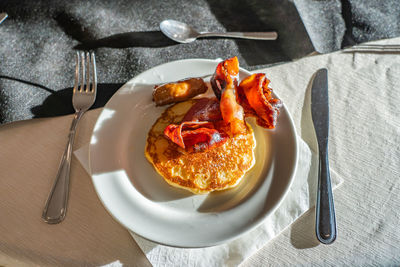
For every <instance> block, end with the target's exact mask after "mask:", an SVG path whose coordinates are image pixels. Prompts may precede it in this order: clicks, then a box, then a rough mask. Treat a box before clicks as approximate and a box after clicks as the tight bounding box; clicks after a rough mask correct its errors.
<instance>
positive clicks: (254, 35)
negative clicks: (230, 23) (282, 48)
mask: <svg viewBox="0 0 400 267" xmlns="http://www.w3.org/2000/svg"><path fill="white" fill-rule="evenodd" d="M198 37H229V38H241V39H252V40H276V39H277V38H278V33H277V32H224V33H222V32H201V33H200V34H199V36H198Z"/></svg>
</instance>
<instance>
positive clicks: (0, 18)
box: [0, 12, 8, 24]
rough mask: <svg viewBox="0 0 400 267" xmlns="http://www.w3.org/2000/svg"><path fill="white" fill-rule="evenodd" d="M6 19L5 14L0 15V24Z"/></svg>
mask: <svg viewBox="0 0 400 267" xmlns="http://www.w3.org/2000/svg"><path fill="white" fill-rule="evenodd" d="M7 17H8V15H7V13H4V12H3V13H0V24H1V23H2V22H3V21H4V20H5V19H6V18H7Z"/></svg>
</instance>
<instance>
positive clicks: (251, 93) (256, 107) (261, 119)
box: [238, 73, 282, 129]
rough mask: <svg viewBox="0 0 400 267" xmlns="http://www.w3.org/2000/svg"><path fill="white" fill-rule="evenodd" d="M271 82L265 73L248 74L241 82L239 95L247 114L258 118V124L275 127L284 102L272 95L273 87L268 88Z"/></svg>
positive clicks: (269, 127)
mask: <svg viewBox="0 0 400 267" xmlns="http://www.w3.org/2000/svg"><path fill="white" fill-rule="evenodd" d="M269 82H270V81H269V80H268V79H267V78H266V76H265V74H263V73H257V74H253V75H251V76H248V77H247V78H245V79H244V80H243V81H242V82H241V83H240V85H239V87H238V95H239V96H240V99H241V104H242V106H244V108H245V111H246V116H254V117H256V118H257V124H258V125H260V126H262V127H264V128H268V129H273V128H275V125H276V121H277V117H278V114H279V109H280V107H281V106H282V102H281V100H280V99H277V98H273V97H272V89H271V88H268V84H269ZM243 95H244V96H245V98H243Z"/></svg>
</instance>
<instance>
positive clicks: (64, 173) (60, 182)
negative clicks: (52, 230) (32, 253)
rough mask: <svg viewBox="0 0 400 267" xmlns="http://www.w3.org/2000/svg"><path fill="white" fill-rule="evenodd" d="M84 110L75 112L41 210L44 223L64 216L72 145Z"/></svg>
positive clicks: (57, 220)
mask: <svg viewBox="0 0 400 267" xmlns="http://www.w3.org/2000/svg"><path fill="white" fill-rule="evenodd" d="M83 113H84V111H82V110H80V111H78V112H76V113H75V115H74V119H73V120H72V124H71V128H70V130H69V135H68V143H67V147H66V148H65V151H64V154H63V156H62V158H61V163H60V167H59V168H58V173H57V176H56V179H55V181H54V184H53V187H52V189H51V191H50V194H49V196H48V198H47V201H46V205H45V207H44V210H43V214H42V218H43V219H44V221H45V222H46V223H50V224H56V223H60V222H61V221H62V220H64V218H65V214H66V212H67V204H68V192H69V174H70V169H71V156H72V147H73V144H74V139H75V133H76V126H77V125H78V122H79V120H80V119H81V117H82V115H83Z"/></svg>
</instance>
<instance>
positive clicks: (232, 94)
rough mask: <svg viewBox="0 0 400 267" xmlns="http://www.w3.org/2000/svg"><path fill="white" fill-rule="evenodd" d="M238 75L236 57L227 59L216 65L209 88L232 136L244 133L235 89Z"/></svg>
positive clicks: (241, 113) (242, 117) (241, 109)
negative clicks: (210, 87)
mask: <svg viewBox="0 0 400 267" xmlns="http://www.w3.org/2000/svg"><path fill="white" fill-rule="evenodd" d="M238 74H239V61H238V59H237V57H233V58H230V59H227V60H225V61H223V62H221V63H219V64H218V66H217V68H216V70H215V73H214V75H213V77H212V78H211V86H212V88H213V90H214V93H215V95H216V96H217V98H218V99H220V110H221V114H222V118H223V120H224V122H225V123H227V124H230V127H231V133H232V134H233V135H236V134H243V133H245V132H246V130H247V129H246V124H245V122H244V111H243V108H242V107H241V106H240V105H239V104H238V102H237V96H236V87H237V76H238Z"/></svg>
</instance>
